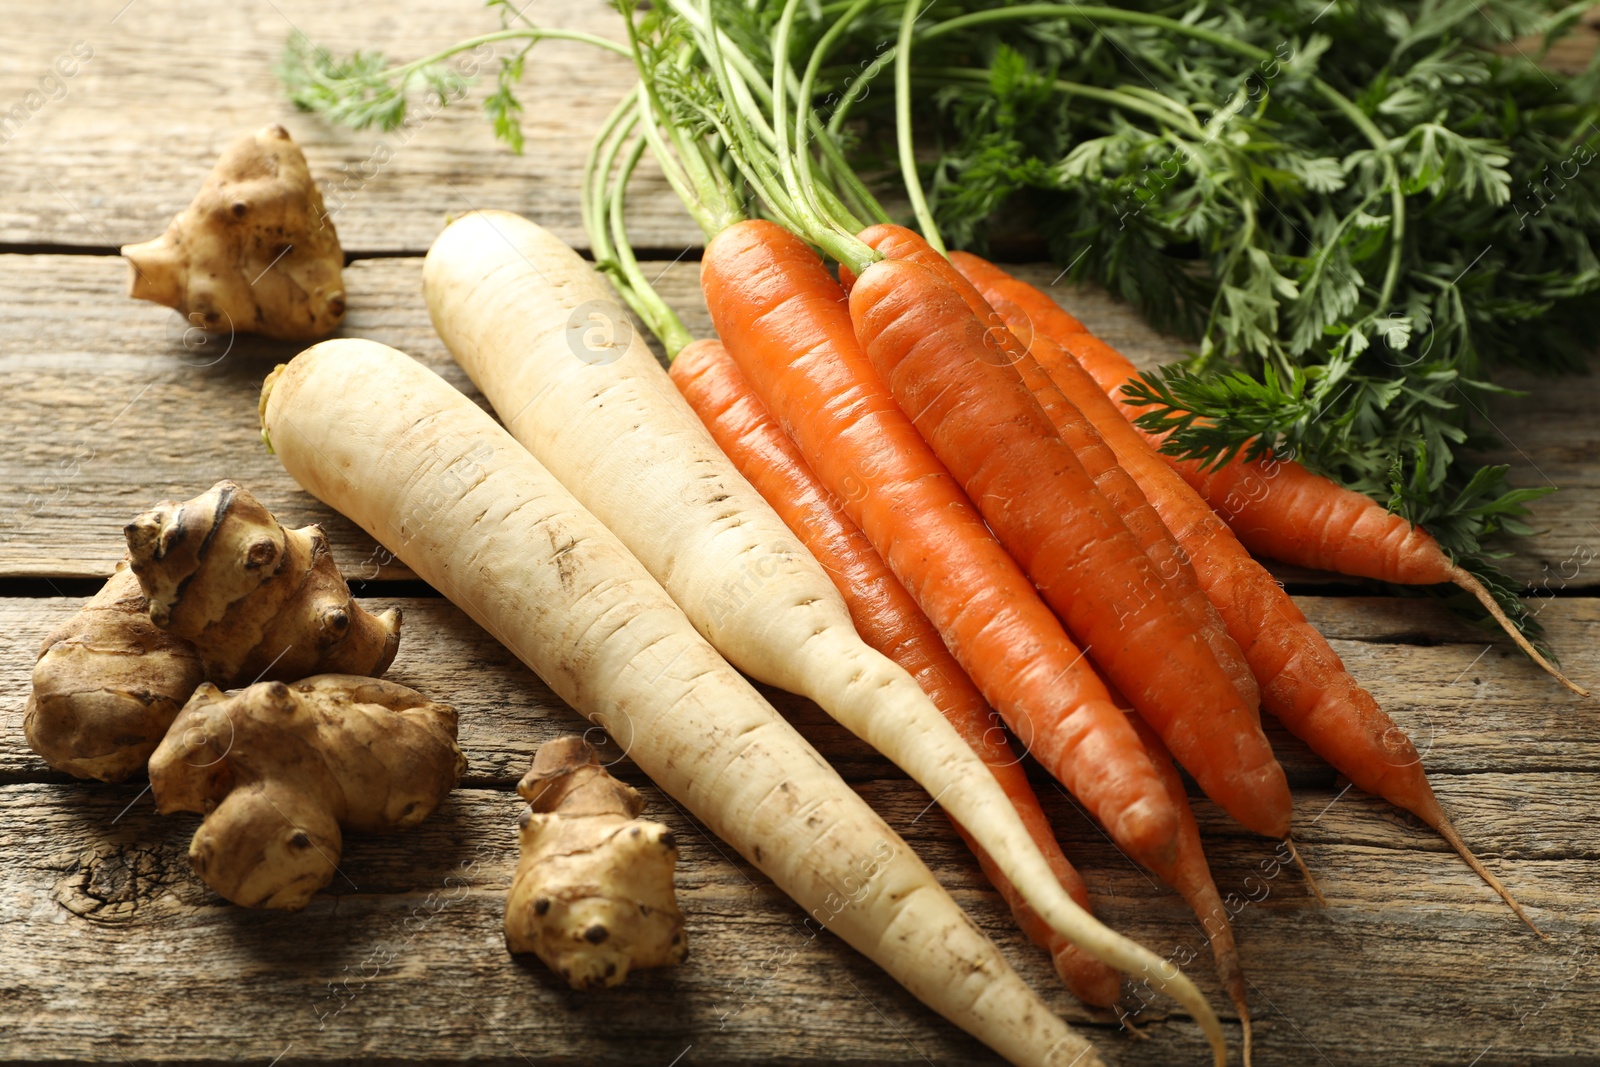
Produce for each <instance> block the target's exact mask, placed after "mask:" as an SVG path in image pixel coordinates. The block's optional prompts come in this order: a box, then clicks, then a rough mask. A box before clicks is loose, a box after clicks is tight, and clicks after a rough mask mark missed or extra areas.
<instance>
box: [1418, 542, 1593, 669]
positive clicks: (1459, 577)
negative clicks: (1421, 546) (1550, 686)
mask: <svg viewBox="0 0 1600 1067" xmlns="http://www.w3.org/2000/svg"><path fill="white" fill-rule="evenodd" d="M1450 580H1451V581H1453V582H1454V583H1455V584H1456V585H1458V586H1460V587H1461V588H1462V589H1465V590H1466V591H1467V592H1469V593H1471V594H1472V595H1473V596H1475V597H1477V598H1478V603H1480V604H1482V605H1483V608H1484V610H1485V611H1487V612H1488V613H1489V615H1490V617H1491V618H1493V619H1494V621H1495V622H1497V623H1499V624H1500V628H1501V629H1502V630H1504V631H1505V632H1506V634H1507V635H1508V636H1509V637H1510V638H1511V640H1513V641H1515V642H1516V643H1517V647H1518V648H1520V649H1522V651H1523V652H1525V653H1527V655H1528V658H1529V659H1531V660H1533V662H1535V663H1537V664H1538V665H1539V666H1540V667H1542V668H1543V669H1544V670H1545V672H1546V673H1548V674H1549V675H1550V677H1552V678H1554V679H1555V680H1556V681H1558V682H1560V683H1561V684H1562V685H1564V686H1566V687H1567V688H1568V689H1570V690H1572V691H1573V692H1574V693H1576V694H1578V695H1579V696H1581V697H1586V696H1588V695H1589V690H1587V689H1585V688H1584V687H1583V686H1581V685H1579V684H1578V683H1577V682H1574V681H1573V680H1572V679H1571V678H1568V677H1567V676H1566V675H1565V674H1563V673H1561V669H1560V668H1559V667H1557V666H1556V665H1555V664H1553V663H1551V662H1550V661H1549V660H1547V659H1545V658H1544V654H1543V653H1541V652H1540V651H1539V650H1538V649H1537V648H1534V647H1533V642H1531V641H1529V640H1528V638H1527V637H1526V635H1524V634H1523V632H1522V631H1521V630H1520V629H1518V628H1517V624H1516V623H1514V622H1512V621H1511V619H1510V617H1509V616H1507V615H1506V613H1505V612H1504V611H1503V610H1502V609H1501V607H1500V605H1499V604H1498V603H1496V602H1495V599H1494V594H1492V593H1490V592H1489V590H1487V589H1485V588H1484V586H1483V583H1482V582H1480V581H1478V579H1476V578H1474V577H1473V576H1472V575H1471V574H1468V573H1467V572H1466V571H1464V570H1462V569H1461V568H1460V567H1455V566H1452V567H1451V568H1450Z"/></svg>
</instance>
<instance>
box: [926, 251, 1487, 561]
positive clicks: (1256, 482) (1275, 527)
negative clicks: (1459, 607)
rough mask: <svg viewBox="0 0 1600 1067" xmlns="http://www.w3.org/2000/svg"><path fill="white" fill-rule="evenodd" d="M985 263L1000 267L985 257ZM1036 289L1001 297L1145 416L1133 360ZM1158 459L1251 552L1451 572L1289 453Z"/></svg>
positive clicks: (1408, 531) (1378, 513)
mask: <svg viewBox="0 0 1600 1067" xmlns="http://www.w3.org/2000/svg"><path fill="white" fill-rule="evenodd" d="M956 256H957V257H962V267H961V269H962V270H966V269H967V268H968V267H969V266H974V264H972V263H971V262H970V261H974V260H976V261H977V262H979V263H981V262H983V261H982V260H978V257H976V256H971V255H967V254H966V253H956ZM985 266H987V267H988V269H989V270H991V271H995V272H996V273H1000V272H999V270H998V268H996V267H994V266H993V265H992V264H985ZM1018 284H1019V285H1021V284H1025V283H1018ZM1028 288H1029V289H1032V288H1033V287H1032V286H1028ZM1034 293H1035V294H1037V296H1036V298H1035V299H1026V298H1025V296H1026V294H1019V293H1017V292H1008V296H1010V298H1011V300H1013V301H1014V302H1015V303H1017V304H1018V305H1019V306H1020V307H1022V308H1024V309H1025V310H1026V312H1027V313H1028V314H1029V315H1038V316H1040V318H1039V320H1038V321H1036V322H1035V324H1034V332H1035V334H1043V335H1045V336H1046V337H1049V338H1051V339H1052V340H1053V341H1055V342H1056V343H1058V344H1061V345H1062V346H1064V347H1065V348H1067V349H1068V351H1070V352H1071V353H1072V355H1073V357H1074V358H1076V359H1077V361H1078V363H1079V364H1080V365H1081V366H1082V367H1083V369H1084V370H1085V371H1087V372H1088V373H1089V374H1090V375H1091V376H1092V377H1093V378H1094V380H1095V382H1096V383H1097V384H1098V385H1099V387H1100V388H1101V390H1103V391H1104V392H1105V393H1107V394H1108V395H1109V396H1110V397H1111V399H1112V401H1113V402H1114V403H1115V404H1116V405H1117V407H1118V408H1119V409H1120V410H1121V412H1122V414H1123V417H1124V418H1126V419H1127V420H1128V421H1129V422H1132V421H1133V420H1134V419H1135V418H1137V417H1138V416H1139V415H1141V414H1143V413H1144V412H1145V410H1146V409H1144V408H1141V407H1137V406H1135V405H1132V404H1129V403H1128V402H1127V400H1126V399H1125V398H1124V397H1123V395H1122V386H1123V385H1124V384H1126V383H1127V381H1128V379H1129V378H1134V377H1137V376H1138V373H1139V370H1138V368H1137V367H1135V366H1134V365H1133V363H1132V362H1130V361H1129V360H1128V358H1127V357H1126V356H1124V355H1123V354H1122V353H1120V352H1118V351H1117V350H1116V349H1115V348H1112V347H1111V346H1110V345H1108V344H1106V343H1105V342H1104V341H1101V340H1100V339H1099V338H1097V337H1095V336H1094V335H1093V334H1091V333H1089V332H1088V331H1087V330H1086V329H1084V326H1083V323H1081V322H1079V321H1078V320H1077V319H1076V318H1074V317H1073V316H1072V315H1070V314H1068V313H1067V312H1066V311H1065V310H1062V309H1060V308H1059V307H1057V305H1056V303H1055V301H1053V300H1051V299H1050V298H1049V297H1047V296H1045V295H1044V294H1043V293H1039V292H1038V290H1034ZM1041 301H1042V302H1045V303H1049V304H1050V306H1051V308H1055V309H1056V310H1055V312H1054V313H1052V312H1051V311H1050V310H1049V309H1046V308H1044V307H1043V304H1042V303H1041ZM1135 429H1136V430H1137V432H1139V433H1140V434H1142V435H1143V436H1144V437H1145V438H1146V440H1148V441H1149V442H1150V443H1151V445H1152V446H1159V444H1160V441H1161V436H1160V435H1158V434H1148V433H1145V432H1144V431H1143V430H1138V428H1137V427H1135ZM1162 458H1163V459H1164V460H1165V461H1166V462H1167V463H1169V464H1170V465H1171V466H1172V467H1173V468H1174V469H1175V470H1177V472H1178V473H1179V474H1181V475H1182V476H1183V480H1184V481H1186V482H1188V483H1189V485H1190V486H1191V487H1192V488H1193V489H1194V490H1195V492H1197V493H1199V494H1200V498H1201V499H1202V500H1204V501H1205V502H1206V503H1207V504H1209V505H1210V506H1211V507H1212V508H1213V509H1214V510H1215V511H1216V512H1217V513H1218V514H1220V515H1221V516H1222V517H1223V518H1224V519H1225V520H1226V521H1227V523H1228V526H1229V527H1230V528H1231V529H1232V530H1233V532H1234V535H1235V536H1236V537H1238V538H1239V540H1240V542H1242V543H1243V544H1244V546H1245V548H1247V549H1249V550H1250V551H1251V552H1252V553H1254V554H1256V555H1258V556H1267V557H1269V558H1271V559H1277V560H1282V561H1283V562H1285V563H1295V564H1298V565H1300V566H1302V567H1312V568H1315V569H1317V570H1324V571H1334V572H1335V573H1338V574H1349V575H1352V576H1355V577H1358V578H1373V579H1377V580H1379V581H1385V582H1394V583H1395V584H1397V585H1443V584H1446V583H1449V582H1452V581H1454V580H1455V576H1454V574H1453V571H1452V568H1451V565H1450V560H1449V558H1448V557H1447V556H1446V555H1445V554H1444V550H1443V549H1441V548H1440V547H1439V543H1438V542H1437V541H1435V540H1434V539H1433V535H1432V534H1430V533H1428V532H1427V531H1426V530H1424V529H1422V527H1420V526H1413V525H1412V524H1411V523H1410V522H1408V521H1407V520H1406V519H1405V518H1404V517H1402V516H1400V515H1396V514H1393V513H1392V512H1390V511H1389V509H1388V508H1385V507H1383V506H1382V505H1381V504H1379V503H1378V502H1377V501H1375V500H1373V499H1372V498H1371V497H1368V496H1365V495H1363V494H1361V493H1357V492H1355V491H1354V490H1352V489H1346V488H1345V487H1344V486H1342V485H1338V484H1336V483H1334V482H1332V481H1330V480H1329V479H1327V478H1324V477H1323V476H1322V475H1320V474H1316V473H1314V472H1312V471H1310V470H1307V469H1306V468H1305V467H1304V466H1302V465H1301V464H1299V463H1296V462H1295V461H1294V460H1292V459H1278V458H1276V457H1272V456H1265V457H1262V458H1260V459H1254V460H1247V459H1244V458H1243V457H1236V458H1235V459H1233V460H1231V461H1230V462H1228V463H1226V464H1224V465H1223V466H1222V467H1221V468H1219V469H1216V470H1210V471H1206V470H1202V469H1201V463H1200V462H1199V461H1198V460H1185V459H1179V458H1178V457H1176V456H1163V457H1162Z"/></svg>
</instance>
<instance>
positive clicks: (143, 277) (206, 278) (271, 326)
mask: <svg viewBox="0 0 1600 1067" xmlns="http://www.w3.org/2000/svg"><path fill="white" fill-rule="evenodd" d="M122 254H123V255H124V256H126V257H127V258H128V262H129V263H130V264H132V267H133V270H132V275H131V279H130V282H129V287H128V295H129V296H132V297H134V298H136V299H139V300H151V301H154V302H155V303H157V304H164V305H166V306H167V307H170V308H176V309H177V310H178V312H179V313H180V314H182V315H183V317H184V319H185V320H187V321H188V322H189V323H190V324H191V325H194V326H199V327H201V328H203V329H206V330H210V331H215V332H238V333H259V334H264V335H266V336H268V337H280V338H284V339H287V340H296V341H307V340H311V339H313V338H316V337H322V336H324V335H326V334H328V333H330V332H332V331H333V329H334V328H335V327H337V326H338V325H339V320H340V319H341V318H343V317H344V306H345V298H344V283H343V281H342V280H341V272H342V271H343V268H344V252H343V250H341V249H340V247H339V235H338V234H337V233H335V232H334V228H333V220H332V219H331V218H329V217H328V213H327V211H326V210H324V208H323V206H322V194H321V193H320V192H318V191H317V184H316V182H315V181H313V180H312V178H311V171H310V169H309V168H308V167H307V166H306V157H305V156H304V155H302V154H301V152H300V148H299V146H298V145H296V144H295V143H294V140H293V139H292V138H291V137H290V136H289V132H288V131H287V130H285V129H284V128H283V127H282V126H279V125H276V124H274V125H271V126H264V127H262V128H261V129H260V130H257V131H256V132H255V133H254V134H250V135H247V136H244V137H241V138H239V139H238V140H237V141H235V142H234V143H233V144H231V145H229V146H228V148H227V150H226V151H224V152H223V153H222V158H221V159H219V160H218V161H217V165H216V167H215V168H214V169H213V170H212V172H211V174H210V175H209V176H207V178H206V180H205V184H203V185H202V186H201V187H200V191H199V192H198V193H196V194H195V198H194V201H193V202H192V203H191V204H190V205H189V206H188V207H187V208H185V209H184V210H183V211H182V212H180V213H179V214H178V215H177V216H176V217H175V218H174V219H173V220H172V224H171V225H170V226H168V227H167V232H166V233H164V234H162V235H161V236H160V237H158V238H156V239H155V240H153V241H146V242H144V243H143V244H136V245H125V246H124V247H123V249H122Z"/></svg>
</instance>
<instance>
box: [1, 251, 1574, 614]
mask: <svg viewBox="0 0 1600 1067" xmlns="http://www.w3.org/2000/svg"><path fill="white" fill-rule="evenodd" d="M652 270H654V271H657V272H659V275H660V277H659V281H658V284H659V286H660V288H661V291H662V293H663V295H664V296H665V297H666V298H667V299H668V300H669V301H671V302H672V304H673V305H674V306H675V307H677V308H679V309H680V310H681V311H682V312H683V314H684V317H685V319H686V320H687V322H688V325H689V327H690V329H691V330H693V331H695V332H696V333H706V332H709V330H710V323H709V320H708V318H707V316H706V313H705V306H704V303H703V301H702V300H701V297H700V295H699V290H698V286H697V277H698V265H697V264H696V263H694V262H692V261H690V262H678V263H676V264H663V265H660V266H658V267H657V266H653V267H652ZM125 271H126V267H125V266H124V265H123V264H122V263H121V261H120V260H118V259H116V258H114V257H104V256H0V319H5V320H7V321H10V322H13V323H15V328H14V329H12V330H8V331H6V332H5V333H4V335H0V383H3V384H0V390H3V395H4V397H5V398H6V402H7V404H8V405H9V407H8V411H9V413H10V415H9V417H8V418H7V420H6V422H5V424H4V425H3V426H0V577H6V576H17V575H48V576H51V577H55V576H68V577H70V576H85V575H103V574H108V573H109V572H110V569H111V567H112V565H113V564H114V562H115V560H116V558H117V556H118V555H119V553H120V552H121V548H120V546H119V540H120V539H119V536H118V533H117V531H118V530H120V529H121V526H122V524H123V523H125V522H126V521H127V520H128V519H129V518H131V517H132V516H133V515H135V514H136V513H138V512H139V511H140V510H142V509H143V508H145V507H148V506H149V505H150V504H152V503H154V502H155V501H156V500H158V499H160V498H161V497H162V496H164V495H171V494H177V495H178V496H180V497H181V496H188V495H192V494H193V493H196V492H198V491H200V490H201V489H203V488H205V487H206V486H208V485H210V484H211V483H212V482H214V481H216V480H217V479H218V478H222V477H232V478H235V479H237V480H238V481H240V482H243V483H244V484H246V485H248V486H250V487H251V488H252V489H253V490H255V491H256V492H257V493H258V495H260V496H261V498H262V499H263V500H264V501H265V502H266V503H267V504H268V506H270V507H272V508H274V509H281V511H282V514H283V515H284V516H285V517H286V518H293V519H294V520H295V521H316V522H322V523H324V524H325V525H326V526H327V527H328V531H329V534H330V536H331V538H332V540H333V542H334V546H335V551H336V553H337V554H338V558H339V560H340V563H341V565H343V566H345V567H347V568H349V569H351V570H352V572H355V573H364V574H367V575H368V576H382V577H407V576H408V572H406V571H405V570H404V568H402V567H399V566H397V565H384V566H379V563H381V562H382V561H383V560H385V559H386V554H385V553H381V552H378V551H377V546H376V545H374V543H373V542H372V540H371V539H370V538H368V537H366V536H365V535H364V534H362V533H361V532H360V531H358V530H356V529H355V528H354V527H352V526H351V525H350V524H349V523H347V522H345V521H344V520H343V519H342V518H340V517H338V516H337V515H335V514H334V513H332V512H331V511H329V510H328V509H326V508H324V507H322V506H321V505H320V504H317V503H316V502H315V501H313V500H311V499H310V498H309V497H307V496H306V494H304V493H302V492H301V491H300V490H299V488H298V487H297V486H295V485H294V483H293V481H292V480H291V479H290V478H289V477H288V476H287V475H286V474H285V473H284V472H283V470H282V468H281V467H280V466H279V465H278V463H277V461H276V460H274V459H273V458H272V457H271V456H269V455H267V454H266V452H265V450H263V449H262V448H261V447H260V444H259V438H258V436H257V431H256V425H257V423H256V414H255V412H256V398H257V392H258V389H259V386H260V381H261V378H262V377H263V376H264V375H265V374H266V372H267V371H268V370H270V369H271V367H272V366H273V365H274V364H275V363H278V362H281V361H283V360H285V359H288V358H290V357H292V356H293V355H294V353H295V352H296V351H298V346H294V345H285V344H281V343H274V342H268V341H263V340H261V339H259V338H253V337H238V338H234V339H231V342H230V339H228V338H225V337H224V338H216V339H212V340H210V341H202V340H201V339H200V338H198V337H197V336H196V335H193V334H186V332H185V330H184V328H183V323H182V320H181V319H180V318H179V317H178V316H177V315H176V313H174V312H171V311H168V310H167V309H165V308H160V307H156V306H154V305H151V304H146V303H138V302H134V301H131V300H128V299H127V298H126V297H125V296H124V295H123V293H122V285H123V279H124V274H125ZM1023 273H1024V274H1025V275H1027V276H1029V277H1030V278H1033V279H1035V280H1037V281H1039V282H1040V283H1041V284H1044V285H1047V286H1048V283H1049V281H1050V280H1051V278H1052V277H1053V274H1052V273H1051V272H1050V271H1049V269H1048V268H1044V267H1032V268H1025V269H1024V270H1023ZM346 280H347V286H348V288H349V291H350V302H351V303H350V312H349V316H348V318H347V319H346V322H345V325H344V328H343V331H342V332H343V333H344V334H345V335H347V336H353V337H370V338H373V339H375V340H379V341H383V342H385V343H387V344H391V345H394V346H396V347H398V348H400V349H403V350H404V351H406V352H409V353H411V354H412V355H413V356H415V357H416V358H417V359H419V360H421V361H422V362H424V363H426V364H427V365H428V366H430V367H432V368H433V369H435V370H437V371H439V372H440V373H441V374H444V375H445V376H446V377H447V378H448V379H450V380H451V381H452V382H454V383H455V384H456V385H458V386H459V387H461V388H463V389H466V390H467V391H468V392H469V393H471V394H472V395H474V396H476V393H475V391H473V390H472V389H471V385H470V383H468V382H467V381H466V378H465V376H464V375H462V373H461V372H460V371H459V370H458V369H457V368H456V366H455V363H454V362H453V361H452V360H451V359H450V357H449V354H448V353H447V352H446V351H445V350H444V348H443V346H442V345H441V344H440V342H439V340H438V337H437V336H436V335H435V334H434V332H433V329H432V327H431V325H430V324H429V323H428V317H427V311H426V309H425V308H424V307H423V306H422V301H421V298H420V296H419V291H420V288H421V265H420V261H419V260H416V259H382V260H368V261H361V262H357V263H355V264H354V265H352V266H351V268H350V270H349V271H348V272H347V275H346ZM1059 289H1060V291H1059V296H1060V298H1061V299H1063V300H1064V302H1066V303H1068V304H1069V305H1070V306H1071V307H1072V309H1073V311H1074V312H1075V313H1076V314H1078V315H1079V316H1080V317H1081V318H1083V319H1084V320H1085V321H1086V322H1087V323H1088V324H1089V325H1090V326H1091V327H1092V328H1093V329H1095V330H1096V331H1097V332H1099V333H1101V334H1102V335H1103V336H1105V337H1106V338H1107V339H1108V340H1110V341H1111V342H1112V343H1114V344H1117V345H1118V346H1119V347H1121V348H1122V349H1123V350H1124V351H1125V352H1127V353H1128V354H1129V355H1130V356H1131V357H1132V358H1133V359H1135V360H1136V361H1137V362H1139V363H1141V364H1143V365H1154V364H1155V363H1156V362H1158V361H1159V360H1161V359H1165V358H1170V357H1171V356H1172V355H1173V354H1175V352H1176V349H1175V347H1174V346H1173V344H1172V343H1171V342H1170V341H1168V340H1165V339H1163V338H1162V337H1161V335H1159V334H1156V333H1154V332H1153V331H1151V330H1150V329H1149V328H1148V327H1147V326H1145V325H1144V324H1143V323H1142V322H1140V321H1139V320H1138V319H1137V318H1136V317H1134V316H1133V315H1132V314H1131V313H1130V312H1129V311H1128V310H1127V308H1126V307H1124V306H1122V305H1120V304H1118V303H1116V302H1115V301H1113V300H1112V299H1111V298H1110V297H1109V296H1107V295H1106V294H1105V293H1104V292H1102V291H1099V290H1092V289H1071V290H1066V289H1065V287H1059ZM1050 291H1051V292H1053V293H1056V292H1058V289H1057V288H1051V289H1050ZM230 344H231V347H230ZM1528 387H1529V388H1530V389H1532V390H1533V391H1534V395H1533V396H1530V397H1529V398H1527V399H1525V400H1515V401H1508V402H1507V404H1506V407H1505V410H1504V411H1503V412H1497V414H1496V416H1495V418H1496V422H1497V423H1498V424H1499V425H1500V427H1501V429H1502V430H1503V431H1504V432H1505V434H1506V436H1507V437H1508V439H1509V440H1512V441H1515V442H1516V443H1517V444H1518V445H1519V446H1520V448H1521V450H1522V454H1520V455H1518V454H1513V455H1508V456H1507V457H1505V458H1506V461H1507V462H1511V463H1512V464H1513V466H1514V468H1515V471H1516V474H1515V476H1514V477H1515V479H1516V480H1517V481H1518V482H1519V483H1521V484H1539V483H1540V475H1539V473H1538V472H1540V471H1542V472H1544V474H1545V475H1548V476H1549V477H1550V478H1552V479H1556V480H1557V481H1558V483H1559V484H1561V485H1563V486H1565V487H1567V488H1566V490H1565V491H1564V492H1561V493H1558V494H1556V495H1555V496H1554V497H1551V498H1549V499H1547V500H1544V501H1541V502H1539V503H1538V504H1536V505H1535V519H1534V523H1535V525H1536V526H1539V527H1542V528H1543V529H1545V530H1546V531H1547V532H1546V533H1543V534H1541V535H1540V536H1539V537H1535V538H1530V539H1527V541H1526V543H1525V544H1522V545H1519V546H1518V548H1519V550H1520V551H1521V553H1522V554H1521V555H1520V556H1519V557H1518V559H1517V560H1515V561H1512V568H1513V569H1514V571H1515V572H1516V573H1517V575H1518V576H1519V577H1521V578H1523V579H1524V580H1526V581H1528V582H1530V583H1534V584H1536V585H1538V586H1539V587H1540V588H1541V589H1548V590H1549V591H1551V592H1560V591H1561V590H1562V589H1563V588H1579V587H1592V586H1593V585H1594V584H1595V582H1596V581H1597V578H1600V571H1597V569H1596V565H1595V563H1594V562H1593V561H1594V560H1595V559H1596V558H1600V530H1597V528H1596V523H1600V476H1597V475H1596V474H1595V472H1594V470H1593V468H1592V465H1589V464H1587V461H1586V457H1588V456H1590V455H1593V454H1595V453H1596V451H1600V384H1597V383H1596V382H1595V381H1593V380H1592V379H1575V380H1566V381H1560V382H1548V381H1547V382H1542V383H1530V384H1529V386H1528ZM224 456H226V457H227V458H226V460H223V459H222V458H221V457H224ZM1288 576H1289V577H1291V578H1292V579H1294V580H1304V579H1307V578H1314V577H1315V576H1312V575H1310V574H1309V572H1296V573H1290V574H1289V575H1288ZM1563 576H1564V577H1563ZM1541 583H1543V584H1541Z"/></svg>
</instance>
